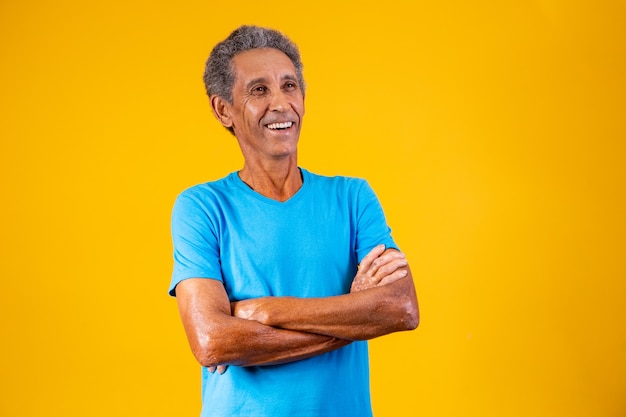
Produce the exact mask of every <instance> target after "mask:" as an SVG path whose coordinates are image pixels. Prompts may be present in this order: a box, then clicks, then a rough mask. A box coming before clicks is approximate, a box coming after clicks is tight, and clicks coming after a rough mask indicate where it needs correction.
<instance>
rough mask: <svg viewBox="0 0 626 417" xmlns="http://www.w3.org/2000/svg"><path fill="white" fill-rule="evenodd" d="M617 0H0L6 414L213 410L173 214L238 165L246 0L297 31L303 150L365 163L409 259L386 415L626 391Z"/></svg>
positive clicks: (322, 158) (553, 407)
mask: <svg viewBox="0 0 626 417" xmlns="http://www.w3.org/2000/svg"><path fill="white" fill-rule="evenodd" d="M625 12H626V6H625V5H624V3H623V2H620V1H615V2H609V1H565V0H535V1H520V2H518V1H476V2H466V1H461V0H456V1H447V2H435V1H428V2H421V1H417V2H409V1H406V2H394V1H384V2H369V1H359V2H354V3H342V2H339V1H317V2H294V3H284V2H283V3H281V2H260V1H251V0H243V1H236V2H219V3H218V2H203V1H187V2H172V1H146V0H137V1H120V0H112V1H107V2H104V1H97V2H85V1H78V0H76V1H70V0H60V1H2V2H0V53H1V55H0V56H1V59H2V61H1V63H2V65H1V67H0V115H1V116H0V117H1V120H0V174H1V178H0V180H1V193H2V194H1V196H2V197H1V198H2V200H1V202H2V204H1V207H0V214H1V217H0V236H1V237H0V245H1V246H0V250H1V263H0V276H1V279H2V288H1V289H0V324H1V335H2V343H1V345H0V415H1V416H7V417H18V416H43V415H46V416H91V417H97V416H196V415H197V414H198V411H199V408H200V385H199V384H200V380H199V369H198V367H197V366H196V364H195V362H194V360H193V358H192V355H191V354H190V352H189V349H188V347H187V343H186V340H185V337H184V335H183V332H182V326H181V325H180V322H179V319H178V315H177V314H178V313H177V310H176V306H175V300H174V299H171V298H169V297H168V296H167V295H166V289H167V286H168V283H169V278H170V270H171V265H172V261H171V244H170V236H169V215H170V210H171V206H172V203H173V200H174V198H175V196H176V194H177V193H178V192H180V191H181V190H182V189H184V188H186V187H188V186H190V185H193V184H196V183H199V182H203V181H207V180H211V179H216V178H219V177H222V176H224V175H225V174H227V173H228V172H231V171H234V170H237V169H238V168H240V166H241V157H240V156H239V151H238V148H237V147H236V145H235V142H234V140H233V138H232V137H231V136H229V135H228V133H227V132H226V131H225V130H223V128H221V127H220V126H219V125H218V123H217V122H216V121H215V120H213V119H212V116H211V114H210V109H209V105H208V101H207V99H206V97H205V96H204V91H203V85H202V82H201V74H202V70H203V65H204V61H205V59H206V56H207V55H208V53H209V51H210V48H211V46H212V45H213V44H214V43H215V42H217V41H219V40H221V39H222V38H224V37H225V36H227V34H228V33H229V32H230V31H231V30H232V29H234V28H235V27H236V26H238V25H240V24H243V23H252V24H259V25H266V26H271V27H275V28H278V29H280V30H282V31H284V32H285V33H287V34H288V35H289V36H290V37H291V38H292V39H293V40H295V41H296V42H297V43H298V44H299V45H300V48H301V52H302V55H303V58H304V63H305V77H306V79H307V82H308V86H309V89H308V92H307V102H306V104H307V115H306V117H305V124H304V130H303V134H302V138H301V147H300V162H301V165H302V166H304V167H306V168H308V169H310V170H312V171H314V172H318V173H321V174H329V175H332V174H344V175H353V176H362V177H366V178H367V179H368V180H369V181H370V183H371V184H372V186H373V187H374V189H375V190H376V192H377V193H378V195H379V197H380V199H381V201H382V203H383V206H384V208H385V211H386V214H387V217H388V221H389V223H390V225H391V227H392V228H393V231H394V236H395V237H396V239H397V241H398V243H399V244H400V245H401V247H402V248H403V249H404V251H405V252H406V253H407V254H408V257H409V259H410V261H411V263H412V269H413V273H414V275H415V281H416V287H417V290H418V295H419V299H420V305H421V312H422V324H421V326H420V328H419V329H418V330H417V331H415V332H411V333H402V334H395V335H391V336H387V337H384V338H381V339H377V340H375V341H373V342H372V343H371V353H372V354H371V356H372V357H371V364H372V395H373V404H374V410H375V413H376V415H377V417H384V416H394V417H399V416H428V417H435V416H437V417H438V416H482V417H485V416H494V417H495V416H581V417H582V416H596V417H597V416H614V417H617V416H624V415H626V329H625V327H626V308H625V306H624V304H625V302H626V282H625V279H626V257H625V253H626V238H625V236H626V221H625V215H624V214H625V210H626V205H625V196H624V189H625V183H624V179H625V172H624V162H625V150H626V149H625V145H624V140H625V133H626V122H625V117H624V116H625V111H626V99H625V97H626V81H625V78H624V74H626V65H625V64H626V62H625V58H626V46H625V45H626V44H625V42H624V41H625V37H626V32H625V31H626V29H625V27H626V18H625V17H626V14H625Z"/></svg>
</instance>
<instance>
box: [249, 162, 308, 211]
mask: <svg viewBox="0 0 626 417" xmlns="http://www.w3.org/2000/svg"><path fill="white" fill-rule="evenodd" d="M239 178H241V180H242V181H243V182H245V183H246V184H247V185H248V186H249V187H250V188H252V189H253V190H254V191H256V192H257V193H259V194H261V195H263V196H265V197H267V198H271V199H273V200H277V201H287V200H289V199H290V198H291V197H293V195H294V194H295V193H296V192H298V190H299V189H300V187H302V175H301V173H300V170H299V169H298V165H297V163H296V161H295V160H293V161H289V162H288V163H286V164H279V165H272V166H260V165H253V164H249V163H248V162H247V161H246V162H245V163H244V166H243V168H242V169H241V171H239Z"/></svg>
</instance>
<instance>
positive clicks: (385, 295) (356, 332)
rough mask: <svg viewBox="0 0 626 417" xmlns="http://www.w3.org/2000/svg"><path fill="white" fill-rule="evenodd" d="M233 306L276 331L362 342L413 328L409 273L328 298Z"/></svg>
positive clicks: (415, 319) (258, 301)
mask: <svg viewBox="0 0 626 417" xmlns="http://www.w3.org/2000/svg"><path fill="white" fill-rule="evenodd" d="M246 302H247V301H244V302H241V304H239V303H236V305H235V309H234V313H235V315H238V316H240V317H244V318H248V319H251V320H257V321H259V322H260V323H263V324H265V325H268V326H272V327H275V328H280V329H289V330H296V331H301V332H308V333H316V334H320V335H327V336H332V337H337V338H341V339H348V340H365V339H372V338H375V337H378V336H382V335H385V334H388V333H392V332H397V331H402V330H411V329H414V328H415V327H417V324H418V322H419V314H418V310H417V298H416V296H415V289H414V286H413V280H412V277H411V274H410V273H409V274H408V275H407V276H406V277H405V278H402V279H400V280H397V281H395V282H393V283H391V284H387V285H382V286H379V287H374V288H370V289H367V290H363V291H359V292H355V293H350V294H345V295H340V296H335V297H328V298H295V297H265V298H262V299H255V300H250V301H249V302H250V303H251V304H253V305H254V308H247V307H249V306H246Z"/></svg>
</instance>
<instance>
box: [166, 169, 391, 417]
mask: <svg viewBox="0 0 626 417" xmlns="http://www.w3.org/2000/svg"><path fill="white" fill-rule="evenodd" d="M301 173H302V178H303V184H302V187H301V188H300V190H298V192H297V193H296V194H295V195H294V196H292V197H291V198H290V199H289V200H287V201H285V202H279V201H276V200H272V199H269V198H266V197H264V196H262V195H260V194H259V193H257V192H255V191H254V190H252V189H251V188H250V187H248V186H247V185H246V184H245V183H244V182H243V181H241V179H240V178H239V176H238V175H237V173H232V174H230V175H228V176H227V177H225V178H223V179H221V180H218V181H215V182H210V183H206V184H200V185H197V186H195V187H192V188H189V189H187V190H186V191H184V192H183V193H181V195H180V196H179V197H178V199H177V200H176V204H175V206H174V211H173V216H172V236H173V242H174V272H173V276H172V281H171V285H170V290H169V291H170V294H171V295H175V291H176V285H177V284H178V283H179V282H180V281H182V280H184V279H187V278H211V279H217V280H220V281H221V282H222V283H223V284H224V287H225V289H226V292H227V293H228V297H229V298H230V300H231V301H236V300H243V299H248V298H256V297H263V296H294V297H327V296H334V295H340V294H346V293H348V292H349V291H350V285H351V283H352V279H353V277H354V275H355V274H356V270H357V265H358V263H359V262H360V261H361V259H362V258H363V257H364V256H365V255H367V253H368V252H369V251H370V250H371V249H372V248H374V246H376V245H378V244H380V243H383V244H385V245H386V246H387V247H392V248H396V245H395V243H394V241H393V239H392V238H391V235H390V229H389V227H388V226H387V223H386V221H385V216H384V214H383V211H382V208H381V206H380V203H379V201H378V199H377V197H376V195H375V194H374V192H373V191H372V189H371V188H370V187H369V185H368V184H367V182H366V181H364V180H362V179H357V178H348V177H323V176H319V175H315V174H312V173H310V172H308V171H306V170H304V169H301ZM202 376H203V378H202V395H203V407H202V416H224V417H226V416H228V417H231V416H259V417H261V416H263V417H265V416H272V417H282V416H285V417H287V416H289V417H291V416H299V417H309V416H310V417H320V416H338V417H339V416H341V417H349V416H359V417H362V416H365V417H367V416H371V405H370V395H369V366H368V354H367V342H353V343H351V344H349V345H347V346H345V347H343V348H340V349H337V350H335V351H332V352H328V353H325V354H322V355H318V356H315V357H313V358H309V359H304V360H300V361H295V362H292V363H288V364H283V365H271V366H250V367H238V366H230V367H229V368H228V370H227V371H226V373H224V374H223V375H219V374H217V373H215V374H212V373H209V372H208V371H207V370H206V369H203V373H202Z"/></svg>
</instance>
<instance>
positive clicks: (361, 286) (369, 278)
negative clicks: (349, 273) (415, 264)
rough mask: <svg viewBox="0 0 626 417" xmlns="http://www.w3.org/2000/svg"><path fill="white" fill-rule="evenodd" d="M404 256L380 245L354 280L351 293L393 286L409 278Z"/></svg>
mask: <svg viewBox="0 0 626 417" xmlns="http://www.w3.org/2000/svg"><path fill="white" fill-rule="evenodd" d="M407 265H408V262H407V261H406V259H405V257H404V254H403V253H402V252H399V251H396V250H388V251H386V250H385V245H378V246H376V247H375V248H374V249H372V250H371V251H370V253H368V254H367V255H366V256H365V257H364V258H363V260H362V261H361V264H360V265H359V270H358V272H357V274H356V275H355V276H354V279H353V280H352V287H351V288H350V292H351V293H352V292H357V291H362V290H366V289H368V288H373V287H377V286H380V285H385V284H391V283H392V282H394V281H397V280H399V279H401V278H404V277H406V276H407V274H408V271H407V269H406V268H404V267H406V266H407Z"/></svg>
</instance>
